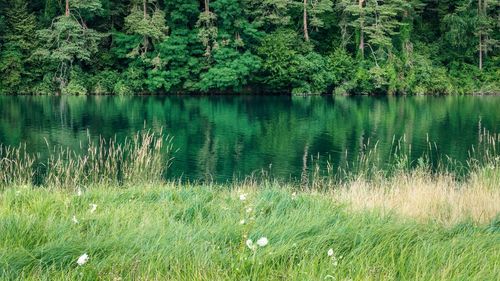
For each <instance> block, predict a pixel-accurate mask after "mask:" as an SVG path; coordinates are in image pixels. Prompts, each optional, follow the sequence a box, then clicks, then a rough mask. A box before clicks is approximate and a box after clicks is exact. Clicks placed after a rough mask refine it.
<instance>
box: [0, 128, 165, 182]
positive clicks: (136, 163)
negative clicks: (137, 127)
mask: <svg viewBox="0 0 500 281" xmlns="http://www.w3.org/2000/svg"><path fill="white" fill-rule="evenodd" d="M49 150H50V153H49V157H48V159H47V160H41V159H40V158H39V157H38V155H37V154H34V155H31V154H28V153H27V152H26V147H25V146H21V147H18V148H10V147H1V146H0V168H1V171H0V188H1V187H3V188H5V187H8V186H12V185H19V184H33V183H38V184H39V185H42V186H46V187H55V188H78V187H80V186H88V185H104V184H107V185H124V184H137V183H141V184H146V183H152V182H161V181H162V180H163V174H164V172H166V171H167V169H168V167H169V166H170V163H171V160H172V158H171V154H172V153H171V152H172V144H171V137H168V136H164V134H163V133H162V132H161V131H160V132H156V133H155V132H152V131H148V130H144V131H141V132H138V133H137V134H135V135H134V136H133V137H132V138H126V139H125V141H123V142H121V143H118V142H117V141H116V139H109V140H105V139H103V138H99V140H98V141H97V142H94V141H92V140H91V138H90V136H89V141H88V143H87V144H85V145H84V144H80V151H74V150H70V149H69V148H63V147H58V146H55V147H49Z"/></svg>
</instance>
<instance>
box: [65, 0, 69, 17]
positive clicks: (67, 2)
mask: <svg viewBox="0 0 500 281" xmlns="http://www.w3.org/2000/svg"><path fill="white" fill-rule="evenodd" d="M64 15H66V16H67V17H69V0H66V11H65V13H64Z"/></svg>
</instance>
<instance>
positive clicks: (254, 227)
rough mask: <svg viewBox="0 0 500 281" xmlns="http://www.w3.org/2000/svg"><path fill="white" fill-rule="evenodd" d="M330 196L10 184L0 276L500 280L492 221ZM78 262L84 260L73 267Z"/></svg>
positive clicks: (3, 206) (286, 189)
mask: <svg viewBox="0 0 500 281" xmlns="http://www.w3.org/2000/svg"><path fill="white" fill-rule="evenodd" d="M242 195H243V196H242ZM242 198H243V199H244V200H242ZM332 199H333V198H332V197H331V196H328V194H324V193H319V192H316V191H302V192H295V191H293V189H292V187H291V186H286V185H278V184H276V183H273V182H267V183H266V184H265V185H260V186H256V187H252V186H243V185H241V184H237V185H231V186H219V185H210V184H196V185H191V184H186V183H183V184H176V183H167V184H154V185H138V186H129V187H128V188H116V187H113V186H101V187H93V188H91V189H88V190H85V191H84V192H83V194H81V195H80V196H78V194H77V193H76V192H74V191H70V190H67V189H56V190H49V189H40V188H35V189H30V188H9V189H6V190H4V191H3V192H1V193H0V279H2V280H16V279H26V280H497V279H498V276H499V275H500V266H499V260H500V243H499V242H500V228H499V227H500V222H499V220H498V219H497V220H492V221H491V222H490V223H487V224H483V225H475V224H474V223H471V222H468V221H464V222H461V223H459V224H456V225H452V226H443V225H442V224H439V223H437V222H433V221H427V222H416V221H415V220H413V219H407V218H404V217H399V216H395V215H393V214H384V215H381V214H380V213H377V212H365V211H361V212H352V211H351V210H350V209H349V208H348V207H347V206H346V205H345V203H343V202H341V201H337V200H332ZM92 204H95V205H96V208H95V211H92V210H93V207H92V206H93V205H92ZM261 237H266V238H267V239H268V240H269V244H268V245H266V246H264V247H257V248H256V249H250V248H249V247H248V246H247V242H246V241H247V239H251V240H252V241H254V242H255V241H256V240H257V239H259V238H261ZM330 249H331V251H329V250H330ZM329 252H330V253H331V255H329ZM83 254H87V255H88V256H89V260H88V262H87V263H86V264H84V265H82V266H79V265H78V264H77V263H76V261H77V259H78V258H79V257H80V256H81V255H83Z"/></svg>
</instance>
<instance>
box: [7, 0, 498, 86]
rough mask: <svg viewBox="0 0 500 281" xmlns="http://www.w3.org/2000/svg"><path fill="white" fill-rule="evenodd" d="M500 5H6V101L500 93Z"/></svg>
mask: <svg viewBox="0 0 500 281" xmlns="http://www.w3.org/2000/svg"><path fill="white" fill-rule="evenodd" d="M499 11H500V1H499V0H444V1H434V0H385V1H382V0H300V1H299V0H212V1H209V0H203V1H200V0H66V1H60V0H59V1H57V0H33V1H27V0H0V75H1V78H2V79H0V94H117V95H127V94H136V93H200V92H201V93H249V92H251V93H256V92H265V93H273V92H280V93H282V92H287V93H293V94H320V93H337V94H340V93H354V94H358V93H387V94H397V93H400V94H433V93H443V94H457V93H458V94H466V93H493V92H495V93H498V92H500V82H499V80H500V79H499V77H500V51H499V50H500V48H499V45H500V44H499V42H500V31H499V29H500V28H499V27H500V21H499V16H500V12H499Z"/></svg>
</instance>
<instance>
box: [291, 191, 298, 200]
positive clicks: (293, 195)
mask: <svg viewBox="0 0 500 281" xmlns="http://www.w3.org/2000/svg"><path fill="white" fill-rule="evenodd" d="M295 199H297V192H294V193H292V200H295Z"/></svg>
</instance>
